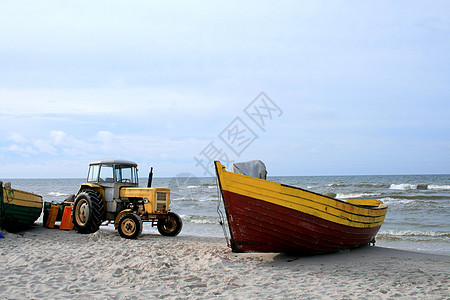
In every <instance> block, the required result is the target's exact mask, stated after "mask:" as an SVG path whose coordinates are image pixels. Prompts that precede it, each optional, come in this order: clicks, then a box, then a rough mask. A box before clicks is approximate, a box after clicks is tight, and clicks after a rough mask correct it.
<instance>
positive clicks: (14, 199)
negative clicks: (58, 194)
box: [0, 181, 43, 232]
mask: <svg viewBox="0 0 450 300" xmlns="http://www.w3.org/2000/svg"><path fill="white" fill-rule="evenodd" d="M42 206H43V201H42V196H39V195H36V194H32V193H28V192H24V191H20V190H16V189H12V188H11V184H9V183H7V184H5V185H3V182H1V181H0V228H2V229H5V230H7V231H12V232H14V231H20V230H23V229H26V228H27V227H29V226H30V225H32V224H33V223H34V222H35V221H36V220H37V219H38V218H39V216H40V215H41V212H42Z"/></svg>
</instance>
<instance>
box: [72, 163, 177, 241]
mask: <svg viewBox="0 0 450 300" xmlns="http://www.w3.org/2000/svg"><path fill="white" fill-rule="evenodd" d="M152 177H153V168H152V169H151V171H150V174H149V179H148V183H147V187H146V188H142V187H139V181H138V168H137V164H136V163H135V162H132V161H127V160H122V159H105V160H99V161H95V162H92V163H90V165H89V173H88V178H87V182H86V183H83V184H82V185H81V187H80V189H79V191H78V193H77V195H76V197H75V200H74V204H73V210H72V220H73V224H74V228H75V230H77V231H78V232H79V233H93V232H96V231H97V230H98V229H99V227H100V225H101V224H102V223H103V222H105V221H107V224H109V223H111V222H113V223H114V226H115V228H116V229H117V230H118V231H119V234H120V235H121V236H122V237H124V238H127V239H135V238H137V237H138V236H139V235H140V234H141V233H142V227H143V224H142V222H151V224H152V226H155V225H156V226H157V228H158V231H159V233H161V234H162V235H165V236H176V235H178V234H179V233H180V231H181V228H182V226H183V223H182V221H181V218H180V217H179V216H178V215H177V214H176V213H173V212H170V209H169V200H170V190H169V189H167V188H152V187H151V182H152Z"/></svg>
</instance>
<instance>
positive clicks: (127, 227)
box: [117, 212, 143, 239]
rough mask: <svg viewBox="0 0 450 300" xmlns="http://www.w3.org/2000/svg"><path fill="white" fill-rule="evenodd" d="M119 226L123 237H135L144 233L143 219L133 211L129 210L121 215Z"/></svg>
mask: <svg viewBox="0 0 450 300" xmlns="http://www.w3.org/2000/svg"><path fill="white" fill-rule="evenodd" d="M117 227H118V228H117V230H118V231H119V234H120V236H121V237H123V238H126V239H135V238H137V237H138V236H140V235H141V233H142V227H143V226H142V219H141V217H139V216H138V215H137V214H135V213H133V212H127V213H125V214H124V215H123V216H121V217H120V219H119V223H118V224H117Z"/></svg>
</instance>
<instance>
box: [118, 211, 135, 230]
mask: <svg viewBox="0 0 450 300" xmlns="http://www.w3.org/2000/svg"><path fill="white" fill-rule="evenodd" d="M127 212H133V210H132V209H124V210H122V211H121V212H120V213H119V214H118V215H117V217H116V218H115V219H114V228H115V229H117V226H118V224H119V220H120V217H121V216H123V215H124V214H126V213H127Z"/></svg>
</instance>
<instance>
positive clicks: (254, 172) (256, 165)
mask: <svg viewBox="0 0 450 300" xmlns="http://www.w3.org/2000/svg"><path fill="white" fill-rule="evenodd" d="M230 170H231V172H233V173H238V174H242V175H247V176H252V177H256V178H261V179H266V177H267V171H266V165H264V163H263V162H262V161H260V160H250V161H244V162H238V163H234V164H232V165H231V167H230Z"/></svg>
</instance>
